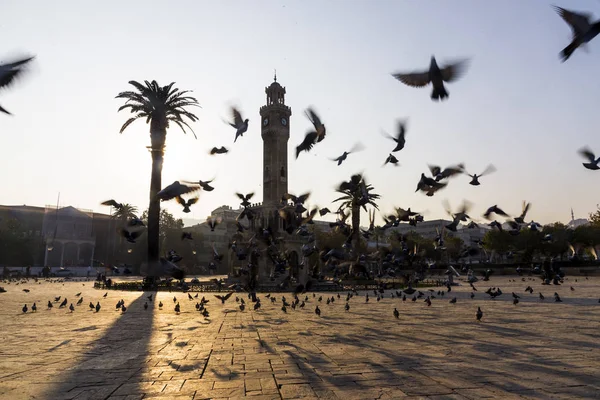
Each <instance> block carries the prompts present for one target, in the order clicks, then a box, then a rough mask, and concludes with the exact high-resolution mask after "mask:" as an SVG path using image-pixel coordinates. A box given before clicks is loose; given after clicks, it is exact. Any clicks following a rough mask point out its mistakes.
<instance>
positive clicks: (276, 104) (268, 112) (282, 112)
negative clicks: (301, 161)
mask: <svg viewBox="0 0 600 400" xmlns="http://www.w3.org/2000/svg"><path fill="white" fill-rule="evenodd" d="M265 93H266V94H267V104H266V105H264V106H262V107H261V108H260V117H261V136H262V139H263V206H267V207H269V206H276V207H278V206H279V205H280V203H281V197H282V196H283V195H284V194H285V193H287V192H288V162H287V161H288V147H287V145H288V139H289V138H290V116H291V115H292V110H291V109H290V107H288V106H286V105H285V88H284V87H282V86H281V85H280V84H279V83H278V82H277V75H275V77H274V81H273V83H271V85H270V86H269V87H267V88H265Z"/></svg>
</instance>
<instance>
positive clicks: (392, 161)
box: [383, 153, 398, 167]
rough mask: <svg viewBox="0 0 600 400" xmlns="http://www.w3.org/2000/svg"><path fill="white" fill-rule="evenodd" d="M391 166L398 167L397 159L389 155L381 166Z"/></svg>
mask: <svg viewBox="0 0 600 400" xmlns="http://www.w3.org/2000/svg"><path fill="white" fill-rule="evenodd" d="M388 163H389V164H392V165H393V166H395V167H397V166H398V159H397V158H396V157H395V156H394V155H393V154H391V153H390V155H389V156H387V158H386V159H385V162H384V163H383V165H386V164H388Z"/></svg>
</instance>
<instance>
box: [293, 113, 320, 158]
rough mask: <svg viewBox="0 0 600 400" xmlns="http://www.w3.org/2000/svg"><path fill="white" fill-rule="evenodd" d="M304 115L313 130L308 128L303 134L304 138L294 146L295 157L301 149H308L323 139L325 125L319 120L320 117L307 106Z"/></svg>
mask: <svg viewBox="0 0 600 400" xmlns="http://www.w3.org/2000/svg"><path fill="white" fill-rule="evenodd" d="M304 113H305V114H306V117H307V118H308V119H309V120H310V122H311V123H312V124H313V126H314V130H310V131H308V132H307V133H306V135H305V136H304V140H302V143H300V144H299V145H298V146H296V158H298V156H299V155H300V153H301V152H303V151H306V152H308V151H310V150H311V149H312V148H313V146H314V145H315V144H317V143H319V142H320V141H322V140H323V139H325V135H326V129H325V125H323V123H322V122H321V119H320V118H319V116H318V115H317V114H316V112H315V111H314V110H313V109H312V108H308V109H307V110H306V111H305V112H304Z"/></svg>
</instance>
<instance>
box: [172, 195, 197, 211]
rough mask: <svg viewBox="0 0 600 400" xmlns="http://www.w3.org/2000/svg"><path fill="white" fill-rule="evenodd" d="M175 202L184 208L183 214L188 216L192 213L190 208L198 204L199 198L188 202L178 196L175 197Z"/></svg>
mask: <svg viewBox="0 0 600 400" xmlns="http://www.w3.org/2000/svg"><path fill="white" fill-rule="evenodd" d="M175 200H176V201H177V203H179V204H180V205H182V206H183V212H184V213H186V214H187V213H189V212H190V211H191V210H190V207H191V206H192V205H194V204H196V203H197V202H198V197H193V198H191V199H188V200H187V201H186V200H185V199H184V198H183V197H181V196H177V197H175Z"/></svg>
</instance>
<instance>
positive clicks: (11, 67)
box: [0, 57, 35, 115]
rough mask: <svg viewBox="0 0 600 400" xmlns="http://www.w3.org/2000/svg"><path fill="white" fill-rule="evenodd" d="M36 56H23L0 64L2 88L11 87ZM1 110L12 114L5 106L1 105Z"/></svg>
mask: <svg viewBox="0 0 600 400" xmlns="http://www.w3.org/2000/svg"><path fill="white" fill-rule="evenodd" d="M34 58H35V57H26V58H21V59H18V60H15V61H12V62H8V63H4V64H0V89H6V88H8V87H10V86H11V85H12V84H13V83H14V82H15V80H16V78H18V77H19V76H20V75H22V74H23V72H24V71H25V66H27V64H29V62H30V61H31V60H33V59H34ZM0 112H3V113H5V114H8V115H11V113H10V112H8V111H7V110H6V109H5V108H3V107H2V106H0Z"/></svg>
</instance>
